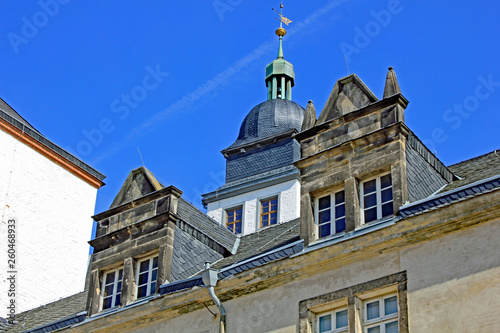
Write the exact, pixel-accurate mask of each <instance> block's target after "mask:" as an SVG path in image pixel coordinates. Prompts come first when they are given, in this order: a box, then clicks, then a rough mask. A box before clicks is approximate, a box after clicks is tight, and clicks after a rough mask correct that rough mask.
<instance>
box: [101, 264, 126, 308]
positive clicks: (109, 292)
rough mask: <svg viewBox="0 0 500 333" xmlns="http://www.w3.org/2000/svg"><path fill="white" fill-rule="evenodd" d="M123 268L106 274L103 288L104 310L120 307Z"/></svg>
mask: <svg viewBox="0 0 500 333" xmlns="http://www.w3.org/2000/svg"><path fill="white" fill-rule="evenodd" d="M122 279H123V268H119V269H115V270H113V271H110V272H107V273H105V274H104V280H103V286H102V290H103V293H102V309H103V310H105V309H109V308H113V307H115V306H119V305H120V295H121V291H122Z"/></svg>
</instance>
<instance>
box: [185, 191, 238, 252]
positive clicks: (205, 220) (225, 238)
mask: <svg viewBox="0 0 500 333" xmlns="http://www.w3.org/2000/svg"><path fill="white" fill-rule="evenodd" d="M177 214H178V215H179V216H180V217H181V218H182V220H183V221H184V222H186V223H188V224H189V225H191V226H192V227H194V228H195V229H196V230H198V231H199V232H200V233H201V234H203V235H206V236H208V237H209V238H210V239H213V240H214V241H216V242H217V243H218V244H220V245H221V246H223V247H224V248H225V249H226V250H227V251H228V252H229V253H231V252H232V251H233V248H234V245H235V242H236V239H237V237H236V236H235V235H234V234H233V233H231V232H230V231H229V230H227V229H226V228H224V227H223V226H221V225H220V224H219V223H217V222H216V221H215V220H213V219H211V218H210V217H208V216H207V215H206V214H204V213H202V212H201V211H199V210H198V208H196V207H195V206H193V205H192V204H190V203H188V202H187V201H186V200H184V199H183V198H180V199H179V202H178V204H177ZM200 236H201V235H200ZM195 238H197V239H198V240H200V239H199V238H203V237H196V235H195ZM208 241H209V240H207V242H208Z"/></svg>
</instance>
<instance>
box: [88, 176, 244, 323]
mask: <svg viewBox="0 0 500 333" xmlns="http://www.w3.org/2000/svg"><path fill="white" fill-rule="evenodd" d="M181 196H182V192H181V191H180V190H179V189H177V188H176V187H174V186H168V187H165V186H163V185H162V184H160V182H158V181H157V180H156V178H155V177H154V175H153V174H152V173H151V172H150V171H149V170H147V169H146V168H144V167H141V168H138V169H135V170H133V171H132V172H131V173H130V174H129V175H128V177H127V179H126V181H125V183H124V184H123V186H122V188H121V189H120V191H119V193H118V195H117V196H116V198H115V200H114V201H113V203H112V205H111V207H110V209H109V210H107V211H105V212H102V213H100V214H97V215H95V216H94V217H93V218H94V220H95V221H96V222H97V231H96V238H95V239H93V240H91V241H90V242H89V243H90V245H91V246H93V248H94V254H93V255H92V258H91V262H90V266H89V273H88V278H87V286H86V290H88V301H87V312H88V313H89V314H90V315H94V314H96V313H98V312H100V311H113V309H116V308H118V307H120V306H126V305H128V304H131V303H133V302H135V301H138V300H141V299H143V298H146V297H150V296H151V295H154V294H155V293H156V292H157V290H158V288H159V286H160V285H162V284H164V283H168V282H173V281H177V280H182V279H186V278H188V277H190V276H191V275H193V274H196V273H197V272H199V271H200V270H201V269H203V265H204V263H205V262H206V261H209V262H214V261H217V260H219V259H221V258H224V257H226V256H229V255H231V254H233V253H235V251H236V248H237V245H238V242H237V237H235V236H234V235H233V234H232V233H231V232H229V231H228V230H227V229H226V228H223V227H221V226H220V225H219V224H218V223H217V222H215V221H213V220H212V219H210V218H209V217H208V216H206V215H205V214H203V213H202V212H200V211H199V210H198V209H197V208H196V207H194V206H193V205H191V204H190V203H188V202H187V201H185V200H184V199H183V198H182V197H181Z"/></svg>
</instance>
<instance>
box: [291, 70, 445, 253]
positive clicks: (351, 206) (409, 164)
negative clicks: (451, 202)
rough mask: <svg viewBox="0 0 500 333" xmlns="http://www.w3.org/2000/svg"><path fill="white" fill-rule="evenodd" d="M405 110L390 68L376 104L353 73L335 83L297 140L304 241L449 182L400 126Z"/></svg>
mask: <svg viewBox="0 0 500 333" xmlns="http://www.w3.org/2000/svg"><path fill="white" fill-rule="evenodd" d="M407 105H408V101H407V100H406V98H405V97H404V96H403V95H402V94H401V91H400V89H399V84H398V82H397V79H396V74H395V73H394V71H393V69H392V67H391V68H389V72H388V74H387V78H386V84H385V91H384V95H383V98H382V99H381V100H378V99H377V97H376V96H375V95H374V94H373V93H372V92H371V91H370V89H369V88H368V87H367V86H366V85H365V84H364V83H363V82H362V81H361V80H360V79H359V78H358V76H356V75H355V74H352V75H349V76H347V77H345V78H343V79H340V80H338V81H337V83H336V84H335V86H334V88H333V90H332V93H331V94H330V97H329V98H328V101H327V102H326V104H325V107H324V108H323V111H322V112H321V114H320V116H319V118H318V120H317V121H316V123H315V126H313V127H310V128H308V127H309V126H304V127H303V128H308V129H305V130H303V131H302V132H301V133H299V134H298V135H297V136H296V139H297V140H298V141H299V142H300V145H301V159H300V160H299V161H298V162H296V163H295V165H296V166H297V167H298V168H299V169H300V171H301V179H302V189H301V223H302V224H301V236H302V237H303V238H304V239H305V241H306V243H307V244H309V243H312V242H315V241H317V240H320V239H326V238H329V237H335V236H336V235H340V234H343V233H348V232H350V231H354V230H356V229H360V228H363V227H365V226H367V225H370V224H374V223H377V222H378V221H382V220H384V219H387V218H390V217H393V216H395V215H396V214H397V213H398V210H399V207H401V206H402V205H403V204H405V203H407V202H411V201H415V200H419V199H422V198H424V197H427V196H429V195H430V194H432V193H433V192H434V191H437V190H438V189H439V188H441V187H442V186H443V185H445V184H447V183H448V182H450V181H451V180H452V179H453V177H454V176H453V174H452V173H451V172H450V171H449V170H448V169H447V168H446V167H445V166H444V165H443V164H442V163H441V162H440V161H439V160H438V159H437V158H436V157H435V156H434V155H433V154H432V153H431V152H430V151H429V150H428V149H427V148H426V147H425V146H424V145H423V144H422V142H421V141H420V140H419V139H418V138H417V137H416V136H415V135H414V134H413V133H412V132H411V131H410V129H409V128H408V127H407V126H406V124H405V122H404V110H405V109H406V107H407Z"/></svg>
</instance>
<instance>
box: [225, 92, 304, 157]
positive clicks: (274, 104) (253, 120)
mask: <svg viewBox="0 0 500 333" xmlns="http://www.w3.org/2000/svg"><path fill="white" fill-rule="evenodd" d="M304 112H305V110H304V108H302V107H301V106H300V105H298V104H297V103H295V102H292V101H289V100H286V99H271V100H267V101H265V102H263V103H260V104H259V105H257V106H255V107H254V108H253V109H252V110H251V111H250V112H249V113H248V115H247V116H246V117H245V119H244V120H243V123H242V124H241V127H240V133H239V135H238V138H237V139H236V141H235V142H234V143H233V144H232V145H231V146H230V147H229V148H232V147H235V146H239V145H242V144H248V143H251V142H253V141H258V140H260V139H264V138H267V137H272V136H275V135H277V134H281V133H284V132H287V131H289V130H292V129H295V130H297V131H298V132H300V129H301V126H302V120H303V119H304Z"/></svg>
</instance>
